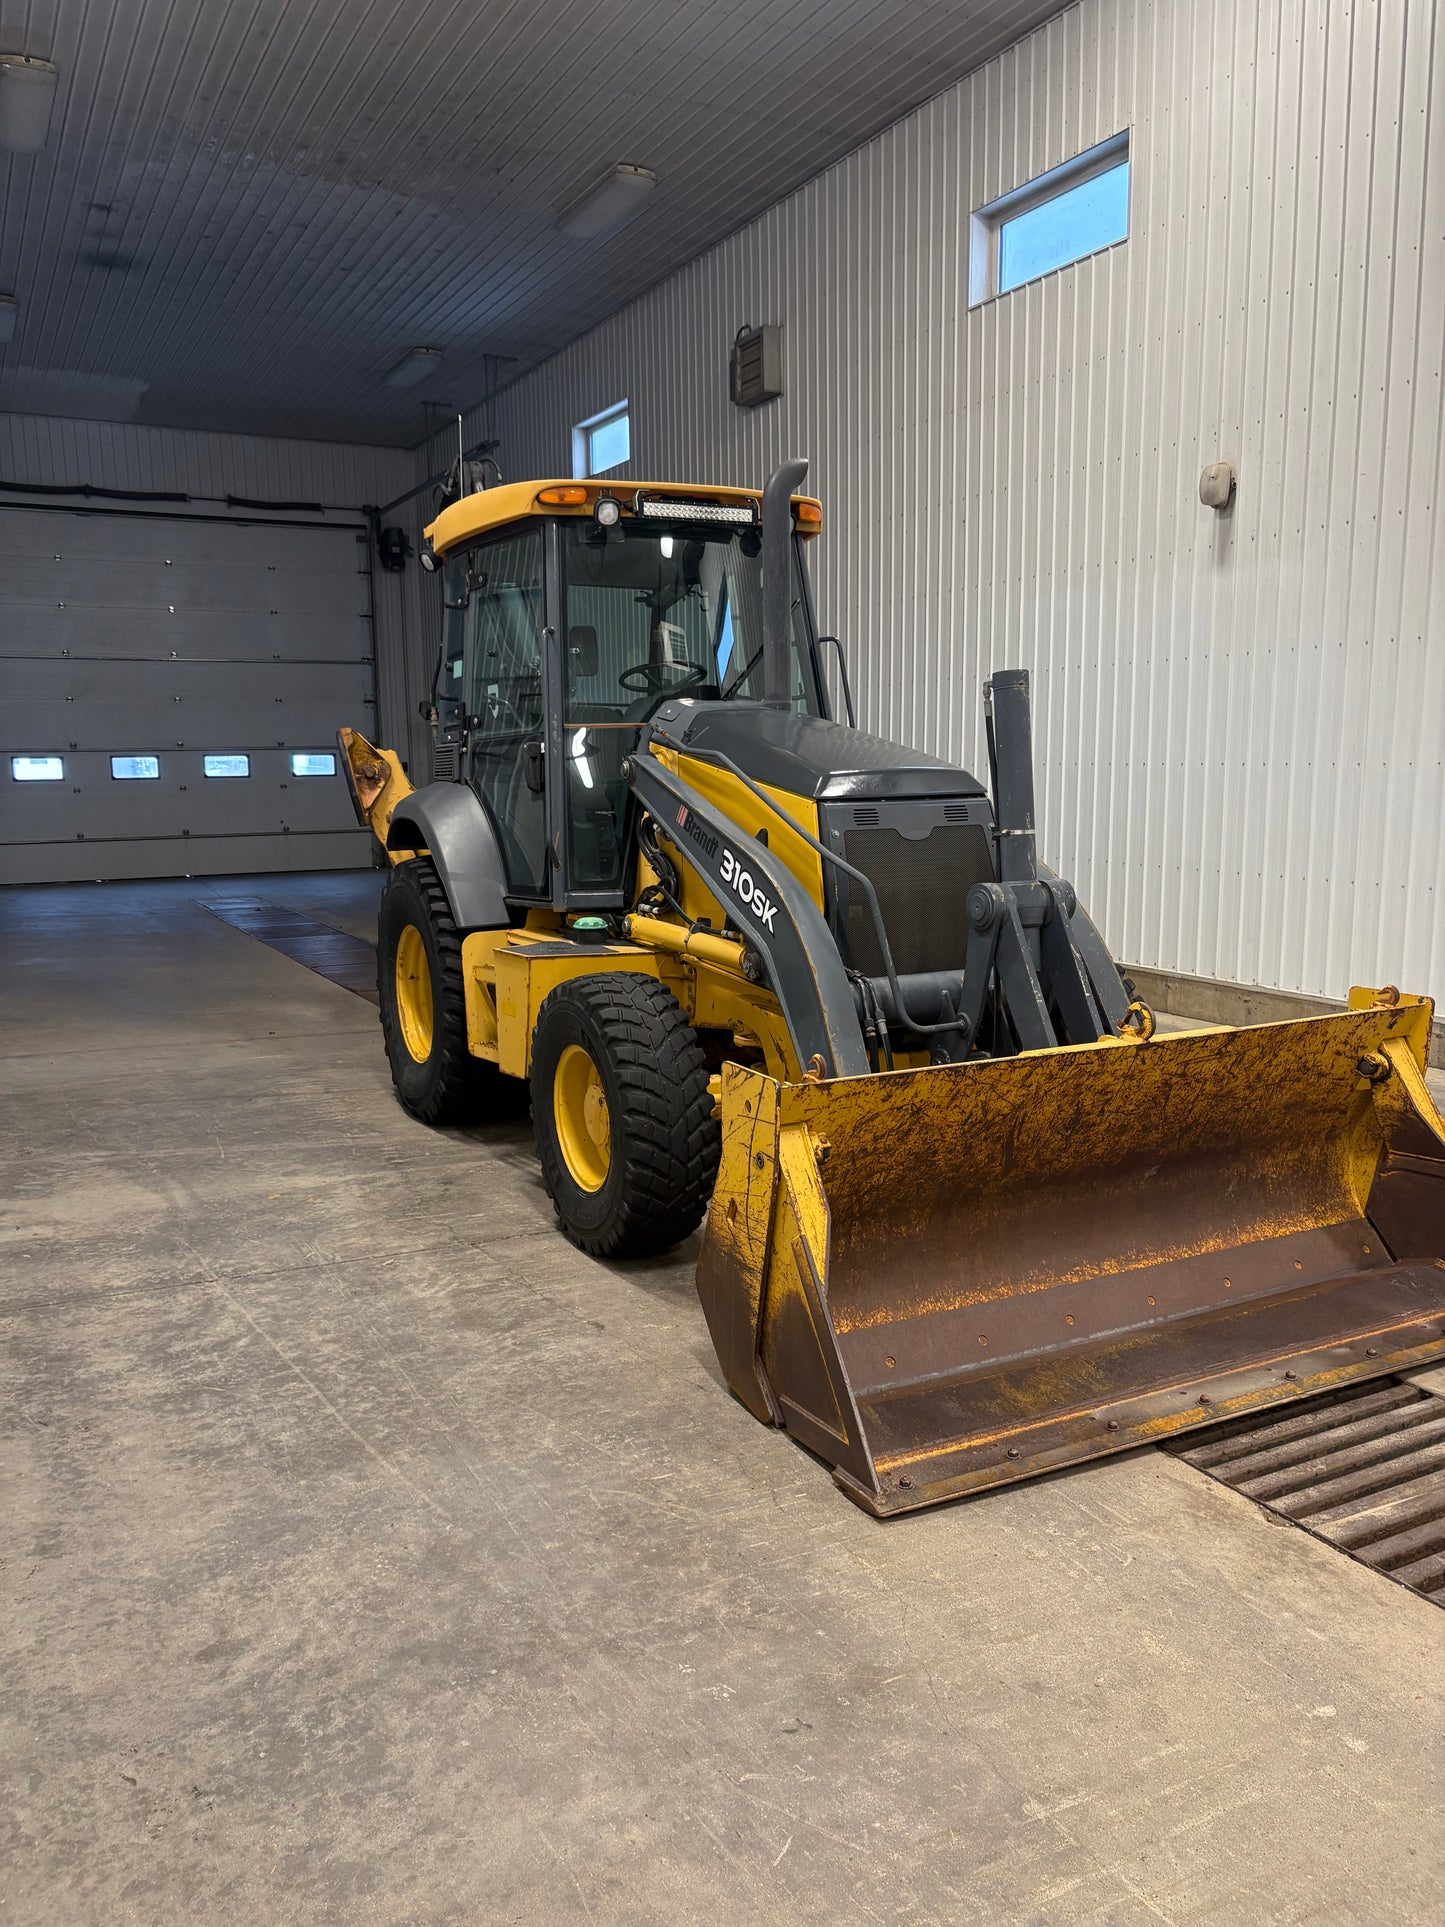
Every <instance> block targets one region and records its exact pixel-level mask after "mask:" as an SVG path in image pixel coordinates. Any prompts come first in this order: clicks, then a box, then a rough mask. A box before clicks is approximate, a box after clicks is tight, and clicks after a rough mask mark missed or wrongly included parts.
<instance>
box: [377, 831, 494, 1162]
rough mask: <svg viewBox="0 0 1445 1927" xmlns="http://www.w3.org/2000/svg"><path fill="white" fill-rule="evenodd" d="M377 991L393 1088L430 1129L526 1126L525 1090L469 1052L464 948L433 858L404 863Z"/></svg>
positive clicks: (391, 896) (384, 921) (385, 920)
mask: <svg viewBox="0 0 1445 1927" xmlns="http://www.w3.org/2000/svg"><path fill="white" fill-rule="evenodd" d="M376 987H377V992H378V994H379V997H380V1001H381V1030H382V1035H383V1036H384V1037H385V1039H386V1055H387V1059H388V1061H389V1063H390V1065H391V1081H392V1083H393V1084H394V1085H395V1086H396V1094H397V1097H398V1098H399V1099H400V1101H401V1104H402V1107H403V1109H404V1110H407V1111H409V1112H410V1113H411V1115H412V1116H413V1117H415V1118H419V1119H420V1121H421V1122H422V1123H423V1124H479V1123H491V1122H495V1121H500V1120H502V1119H504V1118H515V1117H520V1116H521V1115H523V1113H524V1112H525V1111H526V1108H527V1086H526V1084H525V1083H524V1082H523V1081H522V1079H521V1078H519V1077H504V1076H503V1075H502V1073H501V1072H500V1071H499V1070H498V1069H497V1067H496V1065H495V1064H491V1063H488V1062H487V1061H486V1059H485V1058H479V1057H473V1056H472V1054H471V1052H470V1051H469V1050H468V1049H467V999H466V991H465V989H464V987H463V978H462V939H461V933H460V932H459V931H458V929H457V926H456V924H455V923H454V922H453V920H452V912H451V905H450V904H449V903H448V902H447V893H446V891H445V890H444V889H443V888H442V883H441V878H440V877H439V876H438V875H437V873H436V870H435V868H434V867H433V865H432V864H431V863H430V862H429V861H428V859H427V858H426V857H413V858H411V859H410V860H408V861H407V862H404V863H398V864H397V865H396V866H395V867H394V868H393V870H392V872H391V874H390V876H389V877H388V878H387V881H386V889H385V891H384V892H383V894H382V899H381V910H380V913H379V915H378V917H377V930H376Z"/></svg>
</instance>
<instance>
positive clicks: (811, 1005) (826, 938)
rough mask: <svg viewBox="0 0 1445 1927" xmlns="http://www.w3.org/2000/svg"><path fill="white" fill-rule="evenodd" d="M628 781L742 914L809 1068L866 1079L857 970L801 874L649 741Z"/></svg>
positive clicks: (722, 898) (633, 761)
mask: <svg viewBox="0 0 1445 1927" xmlns="http://www.w3.org/2000/svg"><path fill="white" fill-rule="evenodd" d="M627 780H628V782H629V783H630V785H631V787H632V792H633V794H634V795H635V796H636V797H637V800H638V802H639V803H641V805H642V807H643V808H644V809H645V810H646V811H647V812H648V813H649V814H650V815H651V816H653V817H654V818H655V819H656V821H657V822H658V823H659V824H660V825H661V826H662V827H663V828H664V830H665V831H666V832H667V834H668V836H669V837H670V838H671V839H672V840H674V841H676V842H677V843H678V844H679V845H680V846H681V847H684V848H685V849H686V852H687V860H688V862H689V863H690V864H692V866H693V867H694V868H695V869H696V870H697V872H698V873H699V875H700V876H702V877H703V878H704V880H705V881H706V883H707V884H708V887H709V888H710V889H711V890H712V892H713V894H714V895H715V896H716V897H717V899H718V901H719V903H722V904H724V905H726V907H727V911H728V914H729V915H731V916H735V917H736V919H737V924H738V927H739V928H740V929H741V930H742V931H743V932H744V933H745V935H746V938H747V941H748V944H749V946H750V947H751V948H752V950H753V951H754V952H755V954H756V955H757V957H758V958H759V959H760V961H761V964H762V968H763V971H764V974H765V976H766V978H767V982H768V987H769V989H770V990H771V991H772V992H773V994H774V996H775V997H776V998H777V1000H778V1003H779V1004H780V1006H781V1007H782V1011H783V1016H784V1019H785V1021H786V1023H787V1026H788V1030H789V1032H790V1034H791V1036H792V1039H793V1047H794V1049H795V1051H796V1052H797V1057H798V1063H799V1065H800V1067H807V1066H808V1065H809V1064H810V1063H811V1062H812V1061H813V1060H814V1059H815V1058H816V1059H818V1060H819V1061H820V1062H821V1066H822V1070H823V1074H824V1075H825V1076H827V1077H860V1076H864V1075H866V1073H867V1072H868V1070H869V1068H870V1066H869V1061H868V1049H867V1046H866V1044H865V1043H864V1041H863V1031H862V1026H861V1025H860V1024H859V1021H858V1015H857V1011H856V1009H855V1008H854V1002H853V987H852V985H851V983H850V982H849V979H848V973H847V971H846V970H845V969H844V968H843V961H842V959H841V957H840V956H839V955H838V946H837V944H836V943H835V941H834V939H833V933H832V932H831V931H830V930H829V928H828V926H827V924H826V923H825V922H824V920H823V913H822V911H821V910H819V908H818V906H817V905H816V904H815V903H814V902H813V900H812V898H811V897H810V896H809V895H808V893H807V891H806V890H804V889H803V887H802V885H801V884H800V883H799V882H798V881H797V879H796V878H795V877H794V876H793V874H792V872H791V871H790V870H789V869H788V868H787V867H786V865H785V864H784V863H783V862H782V861H781V860H780V858H778V857H777V856H775V855H774V854H773V852H772V851H771V850H769V849H768V848H767V846H766V845H765V844H762V843H758V842H756V841H754V840H752V839H748V840H746V841H745V840H744V839H743V838H741V837H740V836H739V835H738V833H737V829H736V827H735V826H734V825H733V824H731V823H729V822H728V820H727V818H726V817H725V816H723V814H722V813H721V811H719V810H718V809H716V808H714V806H713V805H712V804H711V803H709V802H708V801H707V800H706V798H704V797H703V796H701V795H699V793H698V792H697V790H695V789H694V788H693V786H692V785H691V784H690V783H688V782H685V781H684V780H683V778H682V777H680V776H677V775H675V774H674V772H673V771H671V770H670V769H668V768H667V767H666V765H665V764H663V763H661V762H660V761H659V760H658V758H657V757H656V756H655V755H654V754H653V752H652V749H651V748H650V747H649V743H648V741H647V740H644V742H643V743H642V744H641V745H640V746H639V747H638V748H637V749H636V750H635V751H634V752H633V754H632V755H631V756H630V757H629V758H628V764H627ZM759 880H761V883H762V885H763V887H762V888H761V889H759V887H758V884H759Z"/></svg>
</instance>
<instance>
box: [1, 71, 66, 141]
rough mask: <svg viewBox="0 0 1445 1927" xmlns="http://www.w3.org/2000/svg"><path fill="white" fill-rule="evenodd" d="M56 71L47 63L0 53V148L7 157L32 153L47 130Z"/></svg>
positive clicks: (53, 95)
mask: <svg viewBox="0 0 1445 1927" xmlns="http://www.w3.org/2000/svg"><path fill="white" fill-rule="evenodd" d="M56 78H57V76H56V72H55V69H54V67H52V66H51V64H50V62H49V61H48V60H32V59H31V57H30V55H29V54H0V147H3V148H4V149H5V150H6V152H7V153H10V154H36V153H38V152H39V151H40V149H41V148H42V147H44V145H45V136H46V135H47V133H49V131H50V105H51V102H52V101H53V100H54V99H55V82H56Z"/></svg>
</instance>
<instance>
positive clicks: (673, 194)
mask: <svg viewBox="0 0 1445 1927" xmlns="http://www.w3.org/2000/svg"><path fill="white" fill-rule="evenodd" d="M1059 10H1060V8H1059V0H866V3H865V0H824V3H823V4H819V5H817V6H815V7H812V8H805V7H800V6H798V5H797V4H796V0H736V4H730V5H726V6H724V5H719V4H717V0H669V4H668V5H666V6H663V7H652V8H647V7H638V6H637V5H636V4H635V0H555V3H554V4H552V5H550V6H540V7H539V6H538V5H536V4H535V0H488V4H484V5H481V6H478V5H476V4H475V0H0V52H24V53H29V54H32V55H41V56H44V57H47V58H50V59H53V60H54V61H55V62H56V64H57V66H58V68H59V70H60V84H59V89H58V92H57V96H56V103H55V110H54V114H53V116H52V121H51V129H50V137H49V140H48V142H47V144H46V146H45V148H44V150H43V151H42V152H41V153H39V154H36V155H6V154H3V153H0V292H7V293H9V292H13V293H14V294H15V295H16V296H17V297H18V298H19V301H20V325H19V328H18V330H17V333H16V336H15V339H14V340H13V341H12V342H11V343H9V344H8V345H7V346H4V347H0V409H13V410H19V411H21V412H26V413H37V414H58V415H73V416H84V417H92V418H95V419H100V420H118V421H126V420H133V421H141V422H151V423H158V424H163V425H168V426H172V427H190V428H209V429H229V430H235V431H238V432H250V433H261V434H285V435H301V436H311V437H320V438H323V439H335V440H350V441H368V442H379V443H393V444H398V445H403V446H409V445H411V444H414V443H415V442H416V441H417V440H418V439H419V438H420V437H421V435H422V433H423V431H424V429H425V428H426V426H427V424H428V411H427V408H426V407H425V406H424V404H428V403H429V404H432V405H433V407H447V408H451V407H460V406H463V405H465V404H469V403H472V402H475V401H476V400H477V399H478V398H479V396H480V395H482V394H483V393H484V392H485V391H486V390H487V389H488V388H489V387H490V386H491V385H492V384H493V382H494V381H495V380H496V379H497V378H498V377H500V378H501V379H503V380H505V379H506V378H507V377H508V376H510V375H513V374H515V373H517V372H519V371H520V370H521V369H523V368H525V367H528V366H530V365H532V364H533V363H535V362H537V361H539V360H541V359H543V358H544V357H545V356H546V355H548V354H550V353H551V352H552V351H553V350H555V349H556V348H558V347H560V346H561V345H563V344H564V343H565V342H567V341H569V340H571V339H573V338H575V336H577V335H578V334H580V333H582V332H583V331H584V330H585V329H586V328H588V327H589V326H591V325H592V324H593V323H594V322H596V321H597V320H599V319H601V318H602V317H603V316H604V315H606V314H608V313H610V312H611V311H612V310H614V309H615V308H617V307H618V306H620V305H621V304H622V303H623V302H624V301H626V300H628V299H630V298H631V297H632V296H634V295H636V294H638V293H640V292H641V291H642V290H643V289H645V288H647V287H648V286H650V285H651V284H652V283H653V282H655V281H657V280H659V279H660V278H661V277H662V276H663V275H665V274H667V273H669V272H670V271H671V270H672V269H673V268H675V267H677V266H679V265H680V264H682V263H683V262H685V261H688V260H690V259H691V258H692V257H694V256H695V255H697V254H699V253H700V252H702V251H703V250H704V249H705V248H706V247H708V246H710V245H711V244H712V243H713V242H714V241H716V240H718V239H720V238H721V237H722V236H723V235H725V234H727V233H728V232H730V231H731V230H732V229H734V228H736V227H738V226H739V225H741V224H742V223H743V222H744V221H746V220H748V219H749V218H751V217H752V216H753V215H754V214H756V213H758V212H759V211H760V210H761V209H762V208H764V207H766V206H767V205H768V204H769V203H770V202H772V201H774V200H776V199H778V198H779V196H780V195H783V194H785V193H787V192H788V191H789V190H790V189H792V188H793V187H796V186H798V185H799V184H800V183H801V182H803V181H804V180H807V179H808V178H810V177H811V176H812V175H814V174H816V173H818V172H819V171H820V170H821V169H823V168H824V167H826V166H827V165H828V164H829V163H830V162H832V161H833V160H835V159H837V158H838V157H839V156H840V155H841V154H843V153H846V152H847V151H848V150H849V149H850V148H852V147H854V146H856V145H857V144H858V143H859V142H860V141H862V140H864V139H866V138H867V137H868V136H869V135H870V134H872V133H874V132H876V131H877V130H878V129H879V128H880V127H883V126H885V125H887V123H888V122H890V121H891V120H894V119H896V118H897V117H898V116H899V115H900V114H901V113H903V112H905V111H906V110H907V109H908V108H909V107H910V106H912V105H914V104H915V103H916V102H918V101H919V100H922V99H925V98H926V97H927V96H929V95H930V94H933V93H936V92H937V91H938V90H939V89H941V88H942V87H944V86H946V85H948V84H949V82H951V81H953V80H955V79H957V78H958V76H959V75H960V74H962V73H964V72H966V71H968V70H969V69H970V68H971V67H974V66H976V65H978V64H979V63H980V62H981V61H983V60H986V59H987V58H989V57H990V56H991V55H992V54H994V53H995V52H997V51H998V50H999V49H1000V48H1001V47H1003V46H1005V45H1006V44H1007V43H1008V42H1009V41H1011V40H1014V39H1016V38H1017V37H1018V36H1019V35H1020V34H1021V33H1023V32H1025V31H1027V30H1028V29H1030V28H1031V27H1033V26H1035V25H1036V24H1037V23H1038V22H1039V21H1041V20H1043V19H1044V18H1046V17H1047V16H1049V15H1051V14H1053V13H1056V12H1058V11H1059ZM619 160H625V161H631V162H634V163H638V164H641V165H643V166H646V167H650V168H653V169H655V170H656V172H657V174H658V176H659V185H658V187H657V189H656V190H655V192H654V193H653V194H652V195H651V196H650V197H649V198H648V201H647V203H646V205H645V206H644V208H643V210H642V212H641V213H640V214H639V215H638V216H637V217H636V218H635V219H634V220H633V221H632V222H630V223H629V224H628V225H627V226H626V227H624V228H623V229H622V230H621V231H620V232H619V233H617V234H615V235H613V236H612V237H610V238H603V239H599V240H595V241H578V240H573V239H569V238H567V237H564V236H562V235H560V234H558V233H557V231H556V216H557V212H558V210H559V209H560V208H562V207H564V206H566V205H567V204H568V203H569V202H570V201H572V200H573V199H575V198H576V197H577V195H578V194H579V193H580V192H581V191H583V190H584V189H585V188H586V187H587V186H588V184H589V183H590V182H591V181H592V180H593V179H595V178H596V177H597V176H598V175H599V174H601V173H603V172H605V170H606V169H607V168H608V167H610V166H611V165H612V164H613V163H614V162H616V161H619ZM413 346H426V347H431V348H438V349H441V350H442V351H443V354H444V357H445V359H444V360H443V361H442V363H441V364H440V366H439V367H438V369H437V370H436V372H435V373H433V374H430V375H429V376H428V378H427V380H426V382H425V383H424V384H423V385H421V386H420V387H418V388H414V389H410V390H404V391H399V390H395V389H391V388H388V387H386V386H385V385H384V384H383V381H382V376H383V375H384V374H385V372H386V370H387V369H388V368H389V367H390V366H391V365H392V364H393V363H394V362H395V361H397V360H398V359H399V357H400V356H401V355H403V354H404V353H405V352H406V350H407V349H408V348H410V347H413Z"/></svg>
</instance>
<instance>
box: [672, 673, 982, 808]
mask: <svg viewBox="0 0 1445 1927" xmlns="http://www.w3.org/2000/svg"><path fill="white" fill-rule="evenodd" d="M652 722H653V726H654V727H655V728H657V729H658V730H659V732H660V733H661V734H663V735H665V736H667V737H668V738H669V740H670V741H672V742H674V743H677V744H679V745H681V746H682V747H683V748H684V749H694V750H712V751H715V752H717V753H720V754H721V755H723V756H726V757H728V758H729V759H730V760H731V761H732V762H734V763H736V764H737V766H738V768H739V769H740V770H743V771H745V772H746V773H747V775H749V776H750V777H751V778H752V779H753V781H754V782H755V783H765V784H767V786H768V787H769V788H770V789H777V790H786V791H787V793H788V794H789V795H790V796H806V797H811V798H812V799H814V800H815V801H817V802H825V801H828V800H831V799H839V800H846V799H848V798H850V797H866V798H880V799H881V798H888V797H909V796H982V795H983V794H984V788H983V785H982V783H980V782H979V780H978V778H977V777H976V776H971V775H970V774H969V772H968V771H967V770H965V769H956V768H954V766H953V765H952V764H951V763H945V762H944V761H943V760H942V758H941V757H938V756H929V755H927V754H925V752H924V751H923V750H921V749H905V748H904V747H903V745H902V744H901V743H890V742H889V741H888V740H887V739H886V738H885V737H882V736H872V735H870V734H869V733H868V731H867V730H866V729H849V728H847V726H846V725H845V724H843V723H830V722H826V721H825V720H824V719H823V718H822V717H821V716H799V715H796V714H794V712H793V711H792V710H789V709H772V708H770V707H768V705H767V704H765V703H753V702H738V701H727V702H717V701H713V702H708V701H706V700H691V699H689V698H688V697H686V696H676V697H673V698H671V699H670V700H669V701H667V702H665V703H663V704H661V705H660V706H659V708H658V709H657V710H656V712H655V713H654V715H653V718H652Z"/></svg>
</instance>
